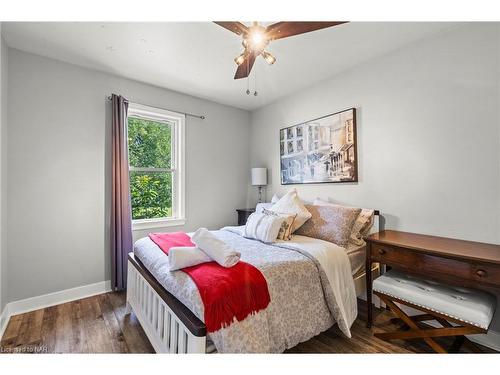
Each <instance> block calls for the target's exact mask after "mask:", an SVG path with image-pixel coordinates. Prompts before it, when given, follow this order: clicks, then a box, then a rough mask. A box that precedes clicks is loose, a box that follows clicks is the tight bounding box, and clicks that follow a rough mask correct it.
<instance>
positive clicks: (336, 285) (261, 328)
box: [134, 227, 357, 353]
mask: <svg viewBox="0 0 500 375" xmlns="http://www.w3.org/2000/svg"><path fill="white" fill-rule="evenodd" d="M241 228H243V227H241ZM241 228H240V230H241ZM226 229H227V230H221V231H215V232H213V233H214V234H215V235H217V236H218V237H219V238H220V239H222V240H223V241H226V242H227V243H228V244H229V245H230V246H231V247H233V248H234V249H236V250H237V251H239V252H241V260H242V261H245V262H248V263H250V264H252V265H254V266H255V267H257V268H258V269H259V270H260V271H261V272H262V274H263V275H264V277H265V278H266V281H267V283H268V288H269V293H270V295H271V302H270V304H269V306H268V307H267V308H266V309H265V310H261V311H259V312H258V313H256V314H253V315H251V316H249V317H247V318H246V319H244V320H243V321H241V322H237V321H235V322H234V323H232V324H231V325H230V326H229V327H226V328H223V329H220V330H219V331H217V332H212V333H210V334H209V335H208V336H209V337H210V338H211V339H212V341H213V342H214V344H215V346H216V347H217V350H218V351H219V352H243V353H248V352H261V353H262V352H274V353H276V352H283V351H284V350H286V349H287V348H291V347H293V346H295V345H297V344H298V343H300V342H302V341H306V340H309V339H310V338H312V337H314V336H315V335H317V334H319V333H321V332H322V331H325V330H326V329H328V328H329V327H331V326H332V325H333V324H334V323H335V322H337V323H338V325H339V328H340V329H341V330H342V331H343V332H344V333H345V334H346V335H347V336H348V337H350V330H349V328H350V326H351V324H352V323H353V321H354V319H355V318H356V314H357V303H356V296H355V292H354V282H353V278H352V276H351V268H350V262H349V258H348V256H347V254H346V251H345V249H343V248H341V247H338V246H336V245H334V244H331V243H328V242H326V241H321V240H315V239H312V238H308V237H304V236H293V238H292V241H286V242H285V241H279V242H277V243H275V244H272V245H268V244H264V243H261V242H259V241H256V240H250V239H246V238H244V237H241V236H240V235H239V234H236V233H237V232H238V228H234V227H233V228H226ZM134 253H135V254H136V256H137V257H138V258H139V259H140V260H141V261H142V263H143V264H144V265H145V267H146V268H148V270H149V271H150V272H151V273H152V274H153V276H154V277H155V278H156V279H157V280H158V281H159V282H160V284H161V285H162V286H163V287H164V288H165V289H166V290H168V291H169V292H170V293H172V294H173V295H174V296H175V297H176V298H178V299H179V300H180V301H181V302H182V303H183V304H184V305H186V307H188V308H189V309H190V310H191V311H193V313H194V314H195V315H196V316H198V318H200V319H201V320H203V317H204V315H203V314H204V313H203V303H202V302H201V298H200V295H199V292H198V289H197V288H196V285H195V284H194V282H193V281H192V280H191V279H190V277H189V276H188V275H187V274H185V273H184V272H182V271H175V272H169V270H168V269H169V264H168V262H169V261H168V257H167V256H165V254H163V252H162V251H161V250H160V249H159V248H158V247H157V246H156V245H155V244H154V243H153V242H152V241H151V240H150V239H149V238H147V237H146V238H143V239H140V240H139V241H137V242H136V243H135V245H134Z"/></svg>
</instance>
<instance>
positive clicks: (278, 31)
mask: <svg viewBox="0 0 500 375" xmlns="http://www.w3.org/2000/svg"><path fill="white" fill-rule="evenodd" d="M215 23H216V24H217V25H219V26H222V27H223V28H225V29H227V30H229V31H232V32H233V33H235V34H238V35H241V37H242V38H243V42H242V44H243V47H244V50H243V52H242V53H241V54H240V55H239V56H238V57H236V58H235V59H234V62H235V63H236V65H238V68H237V69H236V74H235V75H234V79H240V78H245V77H248V75H249V74H250V72H251V70H252V67H253V64H254V62H255V59H256V58H257V56H259V55H261V56H262V57H263V58H264V60H266V62H267V63H268V64H269V65H272V64H274V63H275V62H276V58H275V57H274V56H273V55H271V54H270V53H269V52H268V51H266V50H265V48H266V47H267V46H268V44H269V43H270V42H271V41H273V40H277V39H283V38H288V37H290V36H294V35H298V34H304V33H308V32H310V31H315V30H320V29H324V28H327V27H332V26H337V25H341V24H343V23H346V22H338V21H337V22H335V21H333V22H285V21H282V22H277V23H273V24H272V25H269V26H267V27H264V26H262V25H259V23H258V22H252V25H251V26H246V25H244V24H243V23H241V22H237V21H235V22H231V21H215Z"/></svg>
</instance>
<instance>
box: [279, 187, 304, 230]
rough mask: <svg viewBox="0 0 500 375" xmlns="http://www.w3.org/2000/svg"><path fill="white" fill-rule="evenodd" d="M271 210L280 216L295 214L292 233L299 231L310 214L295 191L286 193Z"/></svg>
mask: <svg viewBox="0 0 500 375" xmlns="http://www.w3.org/2000/svg"><path fill="white" fill-rule="evenodd" d="M271 210H272V211H274V212H278V213H280V214H289V215H293V214H297V217H296V218H295V221H294V222H293V226H292V233H293V232H295V231H296V230H297V229H299V228H300V227H301V226H302V225H304V223H305V222H306V221H307V220H309V219H310V218H311V216H312V215H311V213H310V212H309V211H307V208H306V207H305V206H304V203H302V201H301V200H300V198H299V197H298V195H297V191H296V190H295V189H293V190H291V191H289V192H288V193H286V194H285V195H284V196H283V197H282V198H281V199H280V200H279V201H278V202H276V203H275V204H274V205H273V206H272V207H271Z"/></svg>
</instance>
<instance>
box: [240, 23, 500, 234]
mask: <svg viewBox="0 0 500 375" xmlns="http://www.w3.org/2000/svg"><path fill="white" fill-rule="evenodd" d="M498 35H499V34H498V29H497V24H474V25H467V26H466V27H463V28H460V29H457V30H453V31H451V32H448V33H445V34H442V35H440V36H437V37H433V38H432V39H428V40H424V41H421V42H419V43H417V44H414V45H411V46H407V47H406V48H404V49H401V50H399V51H396V52H394V53H391V54H389V55H386V56H384V57H382V58H379V59H377V60H372V61H371V62H369V63H366V64H364V65H361V66H358V67H354V68H353V69H351V70H350V71H347V72H345V73H343V74H341V75H338V76H336V77H334V78H332V79H330V80H327V81H325V82H323V83H321V84H319V85H316V86H314V87H310V88H307V89H305V90H302V91H301V92H299V93H297V94H295V95H292V96H289V97H287V98H285V99H282V100H279V101H277V102H275V103H273V104H271V105H268V106H267V107H264V108H262V109H259V110H257V111H255V112H253V113H252V119H251V122H252V130H251V137H252V147H251V164H252V166H265V167H267V168H269V169H270V179H271V184H270V186H268V189H267V190H268V194H267V195H268V198H269V197H270V196H271V194H272V193H275V192H278V193H283V192H284V191H286V189H287V187H286V186H282V185H281V184H280V178H279V174H280V171H279V139H278V129H280V128H282V127H286V126H289V125H293V124H297V123H300V122H303V121H307V120H309V119H313V118H317V117H319V116H322V115H326V114H329V113H332V112H337V111H339V110H343V109H347V108H351V107H356V108H357V110H358V113H357V114H358V123H357V125H358V159H359V183H346V184H317V185H296V187H297V189H298V191H299V194H300V195H301V196H302V197H303V198H304V199H307V200H312V199H314V198H316V197H322V198H330V199H331V200H334V201H338V202H342V203H345V204H349V205H355V206H363V207H374V208H377V209H379V210H381V212H382V213H383V215H384V217H385V219H386V228H393V229H399V230H406V231H412V232H420V233H428V234H435V235H443V236H451V237H457V238H465V239H470V240H477V241H485V242H493V243H499V242H500V231H499V228H500V222H499V200H500V196H499V189H500V183H499V181H500V175H499V171H500V165H499V164H500V152H499V126H498V123H499V122H498V100H499V95H498V89H499V81H498V64H499V46H498ZM254 194H255V193H254V191H253V189H252V190H251V191H250V194H249V196H250V199H255V198H254Z"/></svg>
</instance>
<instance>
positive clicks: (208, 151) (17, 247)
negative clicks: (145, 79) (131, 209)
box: [7, 49, 250, 301]
mask: <svg viewBox="0 0 500 375" xmlns="http://www.w3.org/2000/svg"><path fill="white" fill-rule="evenodd" d="M8 58H9V87H8V99H9V100H8V120H9V122H8V131H9V138H8V165H9V170H8V189H9V200H8V207H7V211H8V218H9V220H8V225H7V231H8V233H9V236H8V238H7V244H8V258H7V262H8V268H9V275H8V276H9V279H8V283H9V289H8V296H7V298H8V300H9V301H14V300H19V299H23V298H28V297H32V296H37V295H41V294H44V293H49V292H55V291H60V290H64V289H67V288H72V287H77V286H82V285H86V284H90V283H95V282H99V281H103V280H107V279H109V274H110V272H109V257H108V248H109V247H108V243H109V212H108V211H107V208H106V207H109V205H110V202H109V198H110V189H109V187H110V181H109V177H107V176H110V170H109V167H107V165H109V163H110V154H109V153H110V103H109V102H108V101H107V100H105V97H106V96H107V95H109V94H111V93H117V94H122V95H124V96H125V97H127V98H128V99H129V100H130V101H136V102H139V103H144V104H150V105H153V106H158V107H166V108H171V109H174V110H179V111H186V112H191V113H200V114H204V115H206V117H207V118H206V120H204V121H201V120H198V119H193V118H190V117H187V119H186V173H187V175H186V197H187V199H186V217H187V223H186V225H185V226H184V227H176V228H169V229H170V230H193V229H196V228H197V227H199V226H207V227H208V228H218V227H221V226H223V225H228V224H233V223H235V221H236V216H235V211H234V209H235V208H237V207H239V206H242V205H244V204H245V199H246V196H245V193H244V192H246V190H247V185H248V183H249V177H248V174H249V144H248V138H249V121H250V119H249V114H248V112H246V111H243V110H239V109H234V108H231V107H228V106H224V105H220V104H216V103H213V102H209V101H206V100H202V99H198V98H194V97H191V96H187V95H183V94H179V93H175V92H172V91H168V90H164V89H160V88H155V87H152V86H148V85H144V84H141V83H138V82H134V81H130V80H127V79H123V78H118V77H114V76H110V75H106V74H103V73H99V72H96V71H91V70H87V69H84V68H80V67H77V66H74V65H69V64H66V63H62V62H58V61H55V60H51V59H47V58H43V57H40V56H37V55H32V54H28V53H25V52H21V51H18V50H14V49H9V56H8ZM155 230H161V229H155Z"/></svg>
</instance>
